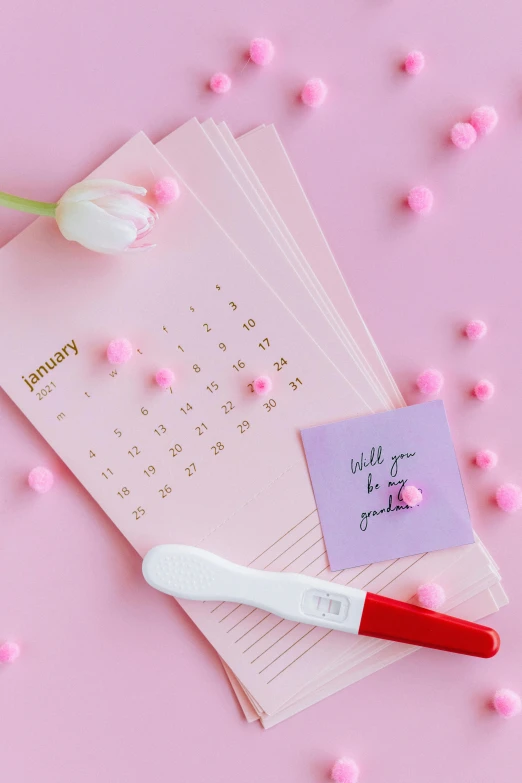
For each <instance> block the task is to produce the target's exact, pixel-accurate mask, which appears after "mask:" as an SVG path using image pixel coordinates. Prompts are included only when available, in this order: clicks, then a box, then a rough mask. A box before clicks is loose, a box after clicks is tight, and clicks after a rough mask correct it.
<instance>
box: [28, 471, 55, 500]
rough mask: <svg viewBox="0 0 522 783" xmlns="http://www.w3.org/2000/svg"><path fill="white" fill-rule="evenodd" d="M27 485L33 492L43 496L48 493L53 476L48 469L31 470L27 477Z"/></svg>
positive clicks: (52, 482)
mask: <svg viewBox="0 0 522 783" xmlns="http://www.w3.org/2000/svg"><path fill="white" fill-rule="evenodd" d="M27 483H28V484H29V486H30V487H31V489H32V490H34V491H35V492H38V493H40V494H41V495H43V494H44V493H45V492H49V490H50V489H51V487H52V486H53V484H54V476H53V474H52V473H51V471H50V470H49V469H48V468H44V467H42V466H39V467H37V468H33V469H32V471H31V472H30V473H29V475H28V476H27Z"/></svg>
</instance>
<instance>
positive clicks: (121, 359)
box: [107, 337, 133, 364]
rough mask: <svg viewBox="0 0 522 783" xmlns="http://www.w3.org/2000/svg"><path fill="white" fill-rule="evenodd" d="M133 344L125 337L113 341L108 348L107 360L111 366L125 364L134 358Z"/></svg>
mask: <svg viewBox="0 0 522 783" xmlns="http://www.w3.org/2000/svg"><path fill="white" fill-rule="evenodd" d="M132 354H133V350H132V345H131V343H130V342H129V341H128V340H126V339H125V338H124V337H122V338H120V339H118V340H111V341H110V343H109V345H108V346H107V359H108V360H109V362H110V363H111V364H125V362H128V361H129V359H130V358H131V357H132Z"/></svg>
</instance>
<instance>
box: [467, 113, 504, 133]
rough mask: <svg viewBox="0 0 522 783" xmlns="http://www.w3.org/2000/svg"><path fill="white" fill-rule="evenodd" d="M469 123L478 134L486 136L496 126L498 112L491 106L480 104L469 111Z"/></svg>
mask: <svg viewBox="0 0 522 783" xmlns="http://www.w3.org/2000/svg"><path fill="white" fill-rule="evenodd" d="M470 123H471V125H473V127H474V128H475V130H476V131H477V134H478V135H479V136H487V134H488V133H491V131H492V130H494V129H495V128H496V127H497V123H498V114H497V112H496V109H494V108H493V106H480V107H479V108H478V109H475V111H473V112H472V113H471V118H470Z"/></svg>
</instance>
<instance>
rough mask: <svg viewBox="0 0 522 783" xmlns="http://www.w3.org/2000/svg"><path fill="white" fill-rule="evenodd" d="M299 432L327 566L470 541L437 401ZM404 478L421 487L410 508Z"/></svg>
mask: <svg viewBox="0 0 522 783" xmlns="http://www.w3.org/2000/svg"><path fill="white" fill-rule="evenodd" d="M301 436H302V439H303V444H304V448H305V452H306V459H307V461H308V469H309V471H310V477H311V479H312V485H313V489H314V494H315V499H316V502H317V509H318V511H319V518H320V520H321V525H322V528H323V535H324V538H325V542H326V549H327V552H328V558H329V561H330V568H331V569H332V571H339V570H340V569H342V568H351V567H352V566H360V565H366V564H367V563H375V562H379V561H382V560H393V559H396V558H398V557H404V556H405V555H416V554H422V553H423V552H432V551H434V550H436V549H445V548H447V547H452V546H461V545H462V544H470V543H472V542H473V540H474V538H473V531H472V529H471V521H470V518H469V511H468V506H467V503H466V497H465V495H464V488H463V486H462V480H461V478H460V472H459V468H458V464H457V458H456V456H455V449H454V447H453V443H452V440H451V435H450V431H449V427H448V420H447V418H446V412H445V410H444V405H443V403H442V401H440V400H436V401H435V402H427V403H423V404H421V405H412V406H410V407H407V408H399V409H397V410H394V411H387V412H386V413H375V414H373V415H371V416H361V417H360V418H356V419H346V420H344V421H337V422H334V423H333V424H325V425H322V426H319V427H311V428H309V429H306V430H302V432H301ZM406 484H412V485H413V486H415V487H417V488H418V489H420V490H421V491H422V502H421V503H420V504H419V505H418V506H416V507H414V508H408V507H407V506H406V504H405V502H404V500H402V493H401V490H402V488H403V486H404V485H406ZM401 501H402V502H401Z"/></svg>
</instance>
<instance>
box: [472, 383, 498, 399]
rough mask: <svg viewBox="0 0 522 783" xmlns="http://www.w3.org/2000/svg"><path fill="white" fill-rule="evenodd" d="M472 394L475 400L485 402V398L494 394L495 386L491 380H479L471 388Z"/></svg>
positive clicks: (489, 397)
mask: <svg viewBox="0 0 522 783" xmlns="http://www.w3.org/2000/svg"><path fill="white" fill-rule="evenodd" d="M473 394H474V395H475V397H476V398H477V400H480V401H481V402H486V400H490V399H491V398H492V397H493V395H494V394H495V387H494V386H493V384H492V383H491V381H486V380H483V381H479V382H478V383H477V384H475V386H474V388H473Z"/></svg>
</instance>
